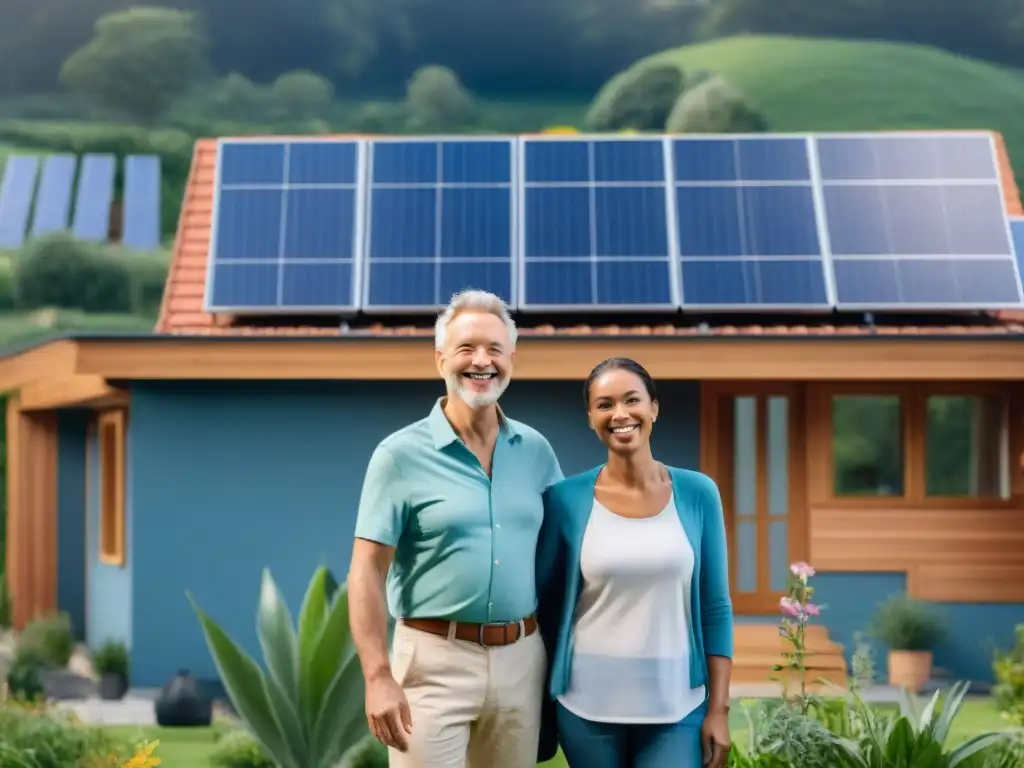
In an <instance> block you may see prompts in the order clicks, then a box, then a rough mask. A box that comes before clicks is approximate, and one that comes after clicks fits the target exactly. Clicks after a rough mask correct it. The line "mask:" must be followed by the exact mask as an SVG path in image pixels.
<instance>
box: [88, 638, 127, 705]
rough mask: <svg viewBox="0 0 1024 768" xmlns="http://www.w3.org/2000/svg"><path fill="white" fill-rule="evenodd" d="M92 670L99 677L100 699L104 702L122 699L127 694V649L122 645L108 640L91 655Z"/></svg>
mask: <svg viewBox="0 0 1024 768" xmlns="http://www.w3.org/2000/svg"><path fill="white" fill-rule="evenodd" d="M92 664H93V668H94V669H95V670H96V673H97V674H98V675H99V676H100V698H101V699H103V700H104V701H117V700H118V699H123V698H124V696H125V694H126V693H128V666H129V665H128V648H127V647H125V644H124V643H121V642H118V641H116V640H108V641H107V642H105V643H103V645H101V646H100V647H99V648H97V649H96V650H95V651H94V652H93V655H92Z"/></svg>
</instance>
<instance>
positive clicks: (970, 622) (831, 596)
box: [737, 573, 1024, 682]
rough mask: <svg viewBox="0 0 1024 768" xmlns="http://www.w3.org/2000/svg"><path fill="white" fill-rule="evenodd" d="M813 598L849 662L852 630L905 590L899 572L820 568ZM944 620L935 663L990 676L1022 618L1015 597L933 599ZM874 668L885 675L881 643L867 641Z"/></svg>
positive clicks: (956, 672) (754, 619)
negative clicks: (995, 659) (998, 600)
mask: <svg viewBox="0 0 1024 768" xmlns="http://www.w3.org/2000/svg"><path fill="white" fill-rule="evenodd" d="M812 583H813V585H814V588H815V595H814V601H815V602H816V603H819V604H820V605H822V606H825V609H824V610H823V611H822V615H821V622H822V623H823V624H825V626H827V627H828V630H829V635H830V637H831V638H832V639H833V640H834V641H835V642H837V643H842V644H843V645H844V646H845V649H846V658H847V662H848V663H849V661H850V657H851V656H852V653H853V650H854V642H853V638H854V635H855V634H856V633H858V632H864V631H866V630H867V628H868V626H869V625H870V623H871V619H872V617H873V616H874V613H875V611H876V610H877V609H878V606H880V605H881V604H882V603H883V602H884V601H885V600H886V599H887V598H888V597H890V596H891V595H894V594H896V593H899V592H903V591H905V590H906V584H907V580H906V576H904V574H902V573H820V574H818V575H817V576H815V577H814V579H813V581H812ZM935 608H936V610H937V611H938V612H939V614H940V615H941V616H942V618H943V619H944V621H945V624H946V638H945V640H944V642H942V643H941V644H940V645H939V646H938V647H937V648H936V649H935V666H936V667H941V668H942V669H944V670H947V671H948V672H950V674H952V675H953V676H954V677H955V678H958V679H963V680H975V681H982V682H991V680H992V657H993V654H994V652H995V651H996V650H1006V649H1008V648H1010V647H1012V646H1013V629H1014V626H1015V625H1016V624H1019V623H1024V604H1020V603H1015V604H1013V603H1011V604H1007V603H987V604H986V603H937V604H936V605H935ZM778 619H779V617H778V616H740V617H738V618H737V621H739V622H749V623H764V622H770V623H774V622H777V621H778ZM871 644H872V646H873V647H874V648H875V651H876V659H875V661H876V665H877V672H878V675H879V677H880V678H884V677H885V675H886V667H885V654H886V649H885V648H884V647H882V646H880V645H879V644H877V643H875V642H872V643H871Z"/></svg>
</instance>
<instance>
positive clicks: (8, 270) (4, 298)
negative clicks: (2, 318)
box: [0, 262, 15, 312]
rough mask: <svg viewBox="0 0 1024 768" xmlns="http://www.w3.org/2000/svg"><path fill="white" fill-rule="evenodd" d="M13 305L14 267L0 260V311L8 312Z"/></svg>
mask: <svg viewBox="0 0 1024 768" xmlns="http://www.w3.org/2000/svg"><path fill="white" fill-rule="evenodd" d="M14 305H15V296H14V268H13V266H12V265H11V264H10V263H3V262H0V312H9V311H10V310H12V309H14Z"/></svg>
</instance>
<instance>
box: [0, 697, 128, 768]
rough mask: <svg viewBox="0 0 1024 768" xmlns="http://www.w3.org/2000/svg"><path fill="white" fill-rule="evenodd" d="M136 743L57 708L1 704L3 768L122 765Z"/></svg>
mask: <svg viewBox="0 0 1024 768" xmlns="http://www.w3.org/2000/svg"><path fill="white" fill-rule="evenodd" d="M136 746H137V745H136V744H134V743H132V742H129V741H127V740H125V739H121V738H118V737H116V736H112V735H110V734H109V733H108V732H106V731H102V730H100V729H98V728H89V727H86V726H83V725H79V724H77V723H75V722H73V721H72V719H71V718H70V717H69V716H66V715H62V714H60V713H57V712H52V711H49V710H47V709H39V708H37V707H24V706H19V705H18V704H15V703H11V702H7V703H5V704H3V705H0V768H73V767H75V766H77V767H79V768H88V767H91V766H108V765H109V766H113V765H118V766H120V765H125V763H126V762H127V761H128V759H129V758H130V757H131V756H132V755H133V754H134V753H135V748H136Z"/></svg>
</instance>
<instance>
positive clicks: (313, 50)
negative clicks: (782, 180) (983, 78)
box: [0, 0, 1024, 98]
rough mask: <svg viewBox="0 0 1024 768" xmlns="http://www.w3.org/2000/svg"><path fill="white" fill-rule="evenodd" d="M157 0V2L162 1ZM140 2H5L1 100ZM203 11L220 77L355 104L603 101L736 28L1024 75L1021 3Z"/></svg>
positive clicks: (1, 8) (314, 4) (0, 14)
mask: <svg viewBox="0 0 1024 768" xmlns="http://www.w3.org/2000/svg"><path fill="white" fill-rule="evenodd" d="M156 4H157V3H153V5H156ZM135 5H138V2H137V0H5V2H3V3H2V4H0V60H2V61H3V62H4V64H5V66H4V68H3V69H2V70H0V95H5V96H11V95H16V94H29V93H32V94H37V93H52V92H55V91H57V90H59V89H60V70H61V66H62V64H63V62H64V61H65V59H66V58H67V57H68V56H69V54H71V52H72V51H74V50H76V49H78V48H79V47H81V46H82V45H84V44H86V43H87V42H88V41H89V40H90V39H91V38H92V37H93V34H94V24H95V22H96V20H97V19H98V18H100V17H101V16H103V15H105V14H109V13H112V12H117V11H121V10H125V9H126V8H129V7H131V6H135ZM159 5H161V6H163V7H167V8H171V9H176V10H182V11H187V12H189V13H191V14H194V17H195V18H196V19H197V20H198V23H199V25H200V27H201V29H202V31H203V34H204V36H205V37H206V39H207V40H208V43H209V53H210V60H211V62H212V66H213V68H214V69H215V71H216V72H217V73H218V74H221V75H225V74H228V73H232V72H237V73H239V74H241V75H243V76H245V77H246V78H247V79H249V80H252V81H254V82H256V83H269V82H271V81H273V80H274V79H275V78H276V77H277V76H278V75H280V74H282V73H285V72H290V71H294V70H310V71H313V72H316V73H319V74H322V75H324V76H325V77H326V78H328V79H329V80H330V81H331V82H332V83H333V85H334V87H335V89H336V91H337V93H338V95H339V96H341V97H342V98H344V97H346V96H352V97H356V96H358V97H365V96H367V95H374V96H386V95H391V94H398V93H401V92H402V91H403V90H404V86H405V82H406V80H407V79H408V77H409V75H410V73H411V72H413V71H414V70H415V69H417V68H418V67H420V66H422V65H424V64H439V65H442V66H445V67H448V68H450V69H452V70H454V71H455V72H456V73H457V74H458V76H459V78H460V79H461V80H462V82H463V83H464V84H465V85H466V87H467V88H469V89H470V90H473V91H475V92H478V93H481V94H488V95H494V96H512V95H516V94H522V95H529V96H531V97H537V96H539V95H543V94H552V95H564V94H568V93H580V94H585V95H586V96H590V95H592V94H593V93H594V91H595V90H596V89H597V88H598V87H599V86H600V85H601V83H603V82H604V81H605V80H607V78H608V77H610V76H611V75H612V74H614V73H616V72H618V71H620V70H622V69H623V68H625V67H626V66H628V65H629V64H630V63H632V62H634V61H635V60H636V59H638V58H640V57H642V56H644V55H647V54H649V53H652V52H654V51H659V50H662V49H664V48H668V47H671V46H677V45H683V44H686V43H690V42H694V41H697V40H702V39H708V38H713V37H718V36H721V35H728V34H734V33H739V32H743V33H752V34H757V33H766V34H792V35H815V36H825V37H845V38H850V37H854V38H868V39H879V40H890V41H899V42H911V43H923V44H928V45H933V46H937V47H941V48H944V49H946V50H949V51H952V52H954V53H959V54H963V55H966V56H972V57H975V58H979V59H984V60H988V61H991V62H994V63H998V64H1003V65H1008V66H1011V67H1024V3H1022V2H1020V0H828V2H821V0H772V2H766V1H765V0H632V1H631V2H630V1H628V0H627V1H626V2H623V1H622V0H523V1H521V2H516V3H508V2H498V1H497V0H433V2H430V3H413V2H410V1H409V0H164V2H161V3H159Z"/></svg>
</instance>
